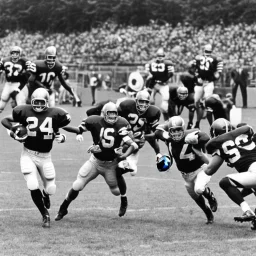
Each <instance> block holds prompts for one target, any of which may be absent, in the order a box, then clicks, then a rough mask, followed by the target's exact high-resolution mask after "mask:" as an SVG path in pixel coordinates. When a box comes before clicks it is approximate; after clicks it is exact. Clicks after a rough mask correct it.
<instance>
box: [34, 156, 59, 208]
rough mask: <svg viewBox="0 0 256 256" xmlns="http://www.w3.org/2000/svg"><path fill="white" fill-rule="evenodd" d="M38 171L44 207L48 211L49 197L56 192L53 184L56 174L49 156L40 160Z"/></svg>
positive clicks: (49, 205)
mask: <svg viewBox="0 0 256 256" xmlns="http://www.w3.org/2000/svg"><path fill="white" fill-rule="evenodd" d="M38 170H39V174H40V177H41V179H42V181H43V186H44V189H43V201H44V205H45V207H46V208H47V209H50V207H51V202H50V196H52V195H54V194H55V192H56V184H55V177H56V173H55V168H54V165H53V163H52V160H51V157H50V156H49V157H45V158H42V159H41V161H40V165H39V167H38Z"/></svg>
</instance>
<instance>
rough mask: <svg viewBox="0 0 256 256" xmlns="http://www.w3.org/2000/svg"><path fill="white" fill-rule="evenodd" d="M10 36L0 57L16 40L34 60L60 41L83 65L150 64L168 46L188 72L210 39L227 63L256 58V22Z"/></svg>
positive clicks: (0, 44) (62, 52)
mask: <svg viewBox="0 0 256 256" xmlns="http://www.w3.org/2000/svg"><path fill="white" fill-rule="evenodd" d="M6 34H7V35H6V36H5V37H3V38H1V40H0V56H8V51H9V46H10V45H12V44H13V42H15V44H17V45H20V46H22V48H23V50H24V54H25V55H26V56H27V57H28V58H29V59H35V58H37V59H38V58H41V57H42V58H43V57H44V49H45V46H46V45H55V46H56V47H57V49H58V56H59V59H60V60H61V61H62V62H63V63H73V64H78V65H79V64H81V65H82V64H83V63H84V62H110V63H113V62H117V63H145V62H147V61H148V60H150V59H152V58H153V57H154V56H155V53H156V51H157V49H158V48H159V47H163V48H164V49H165V50H166V53H167V54H168V58H170V59H171V60H172V61H173V62H174V63H175V68H176V70H177V71H182V70H184V69H185V68H186V67H187V64H188V62H189V61H190V60H191V59H192V58H193V57H194V56H195V55H196V54H198V53H199V51H200V50H201V49H202V46H203V45H205V44H206V43H211V44H212V45H213V46H214V53H215V54H216V55H218V56H221V57H222V58H223V60H224V62H225V64H226V65H233V64H234V63H236V62H238V61H239V62H241V64H243V65H252V64H253V63H255V61H256V23H253V24H250V25H247V24H245V23H238V24H233V25H229V26H224V25H223V24H222V23H220V24H217V25H216V24H215V25H210V26H206V27H204V29H200V28H198V27H194V26H192V25H190V24H189V23H187V22H185V23H183V24H181V23H178V24H177V25H176V26H172V25H171V24H168V23H166V24H165V25H159V24H157V23H156V22H153V21H151V22H150V24H149V25H145V26H126V27H124V26H120V25H115V24H112V23H110V24H109V23H105V24H103V26H102V27H97V28H92V29H91V30H90V31H85V32H83V33H78V32H76V33H75V32H74V33H70V34H64V33H53V34H50V35H43V33H40V32H37V33H34V34H30V33H27V32H25V31H15V32H11V31H9V32H8V33H6Z"/></svg>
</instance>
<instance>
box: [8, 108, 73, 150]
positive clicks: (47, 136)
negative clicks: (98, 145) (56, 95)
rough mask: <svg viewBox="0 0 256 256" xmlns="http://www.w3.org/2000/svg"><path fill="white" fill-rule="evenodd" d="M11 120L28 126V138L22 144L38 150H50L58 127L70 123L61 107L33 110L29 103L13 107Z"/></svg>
mask: <svg viewBox="0 0 256 256" xmlns="http://www.w3.org/2000/svg"><path fill="white" fill-rule="evenodd" d="M12 115H13V120H14V121H15V122H19V123H20V124H22V125H24V126H26V127H27V128H28V138H27V139H26V141H25V143H24V146H25V147H26V148H28V149H30V150H34V151H38V152H50V151H51V149H52V143H53V140H54V138H55V134H56V133H57V132H58V130H59V128H61V127H64V126H66V125H68V124H69V123H70V120H71V118H70V115H69V114H68V113H67V112H66V111H65V110H64V109H61V108H56V107H54V108H48V109H46V110H45V111H42V112H35V111H34V110H33V108H32V106H30V105H21V106H17V107H16V108H14V109H13V113H12Z"/></svg>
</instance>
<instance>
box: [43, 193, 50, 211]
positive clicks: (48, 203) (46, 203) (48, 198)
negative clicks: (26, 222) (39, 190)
mask: <svg viewBox="0 0 256 256" xmlns="http://www.w3.org/2000/svg"><path fill="white" fill-rule="evenodd" d="M43 201H44V206H45V208H46V209H50V207H51V201H50V197H49V195H46V194H45V193H44V196H43Z"/></svg>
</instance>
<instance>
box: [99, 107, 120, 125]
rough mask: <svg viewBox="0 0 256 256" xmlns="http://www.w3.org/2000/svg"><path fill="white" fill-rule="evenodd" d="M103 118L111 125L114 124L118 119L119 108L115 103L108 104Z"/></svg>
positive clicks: (104, 108)
mask: <svg viewBox="0 0 256 256" xmlns="http://www.w3.org/2000/svg"><path fill="white" fill-rule="evenodd" d="M101 112H102V116H103V117H104V120H105V121H106V122H107V123H109V124H114V123H115V122H116V121H117V118H118V112H117V106H116V104H115V103H113V102H108V103H106V104H105V105H104V106H103V108H102V111H101Z"/></svg>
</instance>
